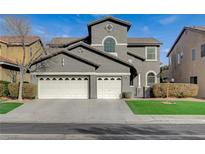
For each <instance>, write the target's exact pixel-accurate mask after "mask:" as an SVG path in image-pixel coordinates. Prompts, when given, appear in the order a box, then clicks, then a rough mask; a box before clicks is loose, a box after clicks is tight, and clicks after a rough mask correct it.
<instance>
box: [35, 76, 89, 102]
mask: <svg viewBox="0 0 205 154" xmlns="http://www.w3.org/2000/svg"><path fill="white" fill-rule="evenodd" d="M86 78H87V77H86ZM49 79H50V78H49ZM51 79H52V80H51ZM51 79H50V80H46V79H45V80H39V84H38V86H39V98H40V99H56V98H59V99H61V98H62V99H87V98H88V96H89V91H88V83H89V82H88V80H84V77H58V78H51ZM53 79H55V80H53ZM78 79H79V80H78ZM80 79H81V80H80ZM87 79H88V78H87Z"/></svg>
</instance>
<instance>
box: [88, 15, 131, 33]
mask: <svg viewBox="0 0 205 154" xmlns="http://www.w3.org/2000/svg"><path fill="white" fill-rule="evenodd" d="M105 21H112V22H114V23H117V24H120V25H123V26H126V27H127V31H129V29H130V27H131V23H129V22H127V21H124V20H121V19H118V18H114V17H111V16H107V17H104V18H102V19H99V20H96V21H93V22H91V23H89V24H88V32H89V34H90V31H91V27H92V26H94V25H97V24H100V23H102V22H105Z"/></svg>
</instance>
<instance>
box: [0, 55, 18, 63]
mask: <svg viewBox="0 0 205 154" xmlns="http://www.w3.org/2000/svg"><path fill="white" fill-rule="evenodd" d="M0 62H5V63H10V64H16V63H15V62H14V61H13V60H11V59H9V58H5V57H2V56H0Z"/></svg>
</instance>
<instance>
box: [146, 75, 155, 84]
mask: <svg viewBox="0 0 205 154" xmlns="http://www.w3.org/2000/svg"><path fill="white" fill-rule="evenodd" d="M155 83H156V75H155V73H153V72H149V73H148V74H147V86H152V85H153V84H155Z"/></svg>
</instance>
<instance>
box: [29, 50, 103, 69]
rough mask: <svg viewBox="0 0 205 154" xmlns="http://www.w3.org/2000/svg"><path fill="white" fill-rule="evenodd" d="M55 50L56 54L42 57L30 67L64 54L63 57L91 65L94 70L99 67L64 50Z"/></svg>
mask: <svg viewBox="0 0 205 154" xmlns="http://www.w3.org/2000/svg"><path fill="white" fill-rule="evenodd" d="M57 50H58V51H57V52H54V53H52V54H49V55H46V56H44V57H41V58H40V59H38V60H37V61H35V62H33V64H32V65H35V64H37V63H39V62H42V61H44V60H47V59H50V58H52V57H54V56H57V55H59V54H64V55H66V56H69V57H71V58H74V59H76V60H79V61H81V62H83V63H85V64H88V65H91V66H93V67H95V68H96V69H97V68H98V67H99V66H100V65H99V64H97V63H94V62H91V61H89V60H87V59H85V58H82V57H80V56H77V55H74V54H72V53H70V52H68V51H66V50H62V49H60V50H59V49H57Z"/></svg>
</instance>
